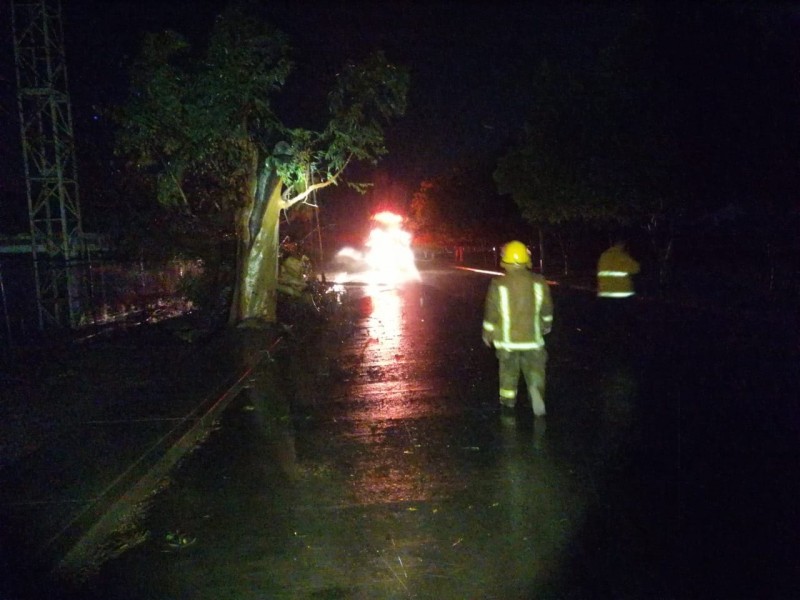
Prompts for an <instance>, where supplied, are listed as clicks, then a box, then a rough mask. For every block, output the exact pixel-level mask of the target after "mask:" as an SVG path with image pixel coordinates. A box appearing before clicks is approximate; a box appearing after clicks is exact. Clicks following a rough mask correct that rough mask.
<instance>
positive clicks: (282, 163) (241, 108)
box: [116, 4, 408, 213]
mask: <svg viewBox="0 0 800 600" xmlns="http://www.w3.org/2000/svg"><path fill="white" fill-rule="evenodd" d="M291 70H292V62H291V61H290V60H289V46H288V43H287V39H286V37H285V36H284V35H283V34H282V33H281V32H279V31H277V30H276V29H274V28H273V27H271V26H270V25H268V24H267V23H266V22H264V21H263V20H262V19H261V18H260V16H259V14H258V12H257V9H256V8H254V5H253V4H234V5H232V6H231V7H230V8H228V9H227V10H226V11H225V12H223V13H222V14H221V15H220V16H219V17H218V18H217V20H216V22H215V24H214V28H213V31H212V32H211V35H210V39H209V43H208V46H207V48H206V49H205V51H201V50H199V49H192V48H191V47H190V46H189V44H188V42H187V41H186V39H185V38H184V37H182V36H181V35H180V34H178V33H175V32H170V31H168V32H161V33H156V34H149V35H148V36H147V37H146V38H145V41H144V44H143V46H142V51H141V54H140V56H139V58H138V60H137V61H136V63H135V64H134V67H133V70H132V74H131V86H132V94H131V97H130V99H129V100H128V102H127V103H126V104H125V105H124V106H123V107H121V108H120V109H119V110H118V111H117V113H116V117H117V118H116V120H117V123H118V125H119V134H118V137H117V150H118V152H119V153H121V154H123V155H125V156H127V157H128V158H129V159H130V161H131V163H132V164H133V165H135V166H136V167H138V168H139V169H142V170H145V171H146V172H148V173H150V174H151V176H152V177H153V178H154V180H155V182H156V187H157V196H158V200H159V202H160V203H161V204H162V205H164V206H173V207H175V206H177V207H182V208H183V209H184V210H186V211H191V212H197V211H201V212H202V211H208V210H217V211H227V212H229V213H232V212H233V211H234V210H235V209H236V208H238V207H239V206H241V205H242V203H243V201H244V199H245V198H246V197H247V194H249V193H252V189H253V181H254V180H255V178H256V176H257V173H258V171H259V170H260V169H262V168H269V169H274V170H275V171H276V172H277V173H278V175H279V176H280V178H281V180H282V183H283V185H284V186H285V188H286V190H287V192H286V195H285V197H286V199H287V200H288V201H289V203H291V199H292V197H293V196H295V195H297V194H301V193H302V192H304V191H305V190H307V189H308V186H309V185H310V183H312V181H313V182H314V183H320V182H326V183H336V182H337V180H338V178H339V176H340V175H341V173H342V171H343V170H344V169H345V167H346V166H347V165H348V163H349V162H350V161H351V160H353V159H355V160H365V161H375V160H377V158H379V157H380V156H381V155H383V154H385V153H386V148H385V146H384V139H383V128H384V126H385V125H386V124H387V123H388V121H389V120H390V119H391V118H393V117H396V116H400V115H402V114H403V111H404V110H405V98H406V90H407V86H408V75H407V73H406V72H405V71H404V70H402V69H399V68H397V67H395V66H393V65H391V64H389V63H388V62H387V61H386V58H385V57H384V56H383V54H381V53H376V54H375V55H373V56H371V57H369V58H368V59H367V60H366V61H365V62H364V63H361V64H356V63H349V64H347V65H346V66H345V67H344V68H343V69H342V71H341V72H340V74H339V76H338V78H337V81H336V85H335V87H334V89H333V90H332V91H331V93H330V95H329V102H330V107H329V108H330V115H331V117H330V121H329V123H328V125H327V127H326V128H325V129H324V130H323V131H312V130H308V129H303V128H293V129H290V128H287V127H285V126H284V125H283V123H282V122H281V121H280V119H279V117H278V116H277V115H276V114H275V113H274V112H273V109H272V105H271V102H270V99H271V97H272V96H273V95H274V94H276V93H278V92H280V91H281V89H282V86H283V84H284V82H285V80H286V78H287V77H288V76H289V74H290V72H291ZM287 207H288V205H287Z"/></svg>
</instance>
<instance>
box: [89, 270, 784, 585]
mask: <svg viewBox="0 0 800 600" xmlns="http://www.w3.org/2000/svg"><path fill="white" fill-rule="evenodd" d="M486 284H487V280H486V278H484V277H481V276H478V275H475V274H467V273H453V272H449V273H437V272H426V273H423V279H422V281H421V282H420V283H412V284H408V285H406V286H405V287H402V288H400V289H388V288H374V289H365V290H364V294H363V297H361V298H359V299H357V300H356V301H355V302H354V304H353V306H354V315H355V316H354V318H353V319H352V320H347V323H346V324H343V325H341V326H339V327H337V328H332V329H331V330H330V331H328V332H327V333H326V334H324V335H321V336H316V337H314V338H312V339H306V340H302V341H301V343H300V344H299V346H298V347H299V348H301V349H304V350H303V351H298V352H296V353H294V354H293V356H292V358H291V360H289V359H288V357H283V358H282V359H280V360H278V361H276V362H274V363H269V364H267V365H265V368H263V369H262V370H260V371H259V372H258V373H257V375H256V377H254V379H253V381H252V382H251V386H250V387H249V388H248V389H247V390H246V392H245V393H243V394H242V395H241V397H240V398H238V399H237V401H236V402H234V403H233V404H232V405H231V408H230V409H229V410H228V412H227V413H226V416H225V419H224V421H223V422H222V424H221V428H220V429H219V430H218V431H216V432H215V433H214V434H213V435H212V436H211V437H210V439H209V440H208V441H207V442H206V444H205V445H204V446H203V447H201V448H200V449H199V450H198V451H197V452H196V453H195V455H193V456H192V457H191V458H190V459H189V460H187V461H186V463H185V464H184V465H183V466H182V468H181V469H180V471H179V472H178V473H176V475H175V481H174V483H173V485H172V486H171V487H170V488H169V489H168V490H167V491H166V492H165V493H164V494H163V495H162V496H161V497H159V498H158V499H157V501H156V503H155V504H154V506H153V507H152V510H151V511H150V514H149V516H148V519H147V523H146V526H147V528H148V529H149V531H150V532H151V537H150V540H149V541H148V542H147V543H145V544H143V545H141V546H139V547H137V548H136V549H134V550H132V551H130V552H128V553H126V554H124V555H123V556H122V557H120V558H119V559H117V560H115V561H113V562H112V563H109V564H108V565H106V566H105V568H104V570H103V573H101V576H100V577H98V578H96V579H95V580H94V581H93V582H92V585H93V589H94V590H96V592H97V594H98V597H101V596H102V597H113V598H149V597H152V598H193V599H202V598H209V599H211V598H213V599H218V598H237V599H240V598H276V599H283V598H286V599H290V598H291V599H306V598H308V599H312V598H347V599H350V598H355V599H362V598H363V599H384V598H387V599H392V598H398V599H400V598H420V599H428V598H441V599H443V600H444V599H465V598H470V599H472V598H497V599H529V598H564V597H574V598H620V597H625V598H652V597H664V598H667V597H670V598H671V597H723V596H724V597H731V595H730V594H728V593H723V594H721V595H720V594H719V592H720V591H726V592H727V591H728V590H727V589H726V588H724V587H719V585H718V584H716V582H715V583H713V584H712V583H709V582H707V581H704V580H703V579H702V576H699V572H700V569H701V567H700V566H695V565H700V564H701V563H699V562H697V558H698V557H699V556H708V555H709V551H710V549H711V544H712V543H713V544H714V547H715V548H716V541H717V539H718V538H716V537H712V538H711V541H710V542H709V541H706V540H703V539H699V541H698V540H695V535H696V534H695V533H694V532H693V531H691V530H690V527H691V528H697V529H698V530H703V531H710V527H709V525H708V523H709V522H714V521H713V519H714V518H717V519H719V516H717V515H715V514H714V512H713V511H714V510H715V508H714V507H713V506H711V505H708V506H707V505H705V504H704V500H703V499H701V497H700V496H698V495H697V490H698V489H699V487H698V486H699V485H700V484H699V483H698V482H702V483H703V485H706V484H707V487H706V488H705V491H706V492H707V493H714V494H719V493H722V492H721V491H722V489H723V487H724V484H725V485H726V484H727V482H719V483H718V484H716V487H714V484H713V478H712V477H710V475H711V473H710V472H709V471H707V470H704V469H703V467H702V465H701V463H700V462H698V461H699V460H700V458H701V457H709V456H714V455H715V454H714V453H715V452H716V450H715V449H713V448H711V449H706V448H705V447H703V446H702V444H701V442H699V441H698V440H700V437H699V436H694V437H693V438H692V439H687V437H686V436H685V434H684V432H686V431H688V430H691V428H692V427H693V425H691V424H690V425H687V424H685V423H683V421H682V420H681V419H683V418H685V415H686V413H687V411H689V410H691V411H695V412H697V411H698V410H706V411H708V410H710V409H709V408H702V409H699V408H698V406H700V404H699V403H698V402H697V400H698V398H697V397H696V396H693V395H692V394H694V393H695V388H696V387H697V379H696V378H693V377H692V375H693V373H694V372H695V370H701V369H702V368H703V367H702V365H703V364H704V363H703V361H704V360H708V361H712V362H711V363H710V364H717V362H718V361H719V360H720V359H722V358H726V357H727V358H730V357H728V356H727V355H725V354H723V353H722V351H718V350H710V349H709V348H706V349H705V350H696V351H695V352H696V354H695V355H694V356H691V355H690V354H689V353H688V350H687V349H686V348H685V347H684V348H681V347H680V341H681V340H682V339H685V337H682V336H681V335H680V334H679V332H677V331H675V332H674V333H671V332H670V331H669V330H667V329H666V328H665V330H664V331H662V332H661V334H662V335H664V336H669V335H673V336H674V338H671V341H670V343H669V344H656V343H654V342H652V341H649V342H648V343H647V344H645V343H639V344H638V346H639V347H635V348H634V347H632V346H631V347H630V348H627V349H626V348H625V347H624V345H625V344H626V343H627V342H626V341H625V339H624V338H614V339H613V340H610V339H609V338H607V336H606V337H604V336H603V335H601V333H602V331H601V330H600V329H599V327H598V325H596V322H595V316H596V315H593V312H592V311H593V310H594V308H593V304H592V299H591V298H589V297H585V296H583V297H582V296H579V295H576V294H574V293H571V292H565V291H560V290H557V291H556V296H555V299H556V324H555V326H554V330H553V333H552V334H551V336H550V337H549V338H548V346H549V350H550V365H549V371H548V383H549V385H548V394H549V401H548V405H549V407H551V410H550V411H549V414H548V417H547V422H546V423H545V422H544V421H536V422H534V419H533V418H532V414H531V410H530V407H529V406H526V405H523V403H520V406H518V413H517V416H516V417H514V418H511V419H501V418H500V417H499V415H498V414H497V412H496V408H497V399H496V368H497V367H496V361H495V358H494V356H493V354H492V353H491V351H489V350H488V349H486V348H485V347H484V346H483V345H482V343H481V340H480V320H481V317H482V315H481V304H482V300H483V295H484V293H485V289H486ZM681 318H683V317H681ZM344 331H346V332H347V335H343V334H342V332H344ZM612 344H616V345H617V346H618V347H617V349H616V350H610V345H612ZM679 348H681V349H680V350H679ZM673 353H676V354H673ZM715 353H716V354H715ZM732 356H735V355H732ZM676 357H680V358H676ZM713 361H717V362H713ZM775 385H776V386H779V385H781V384H780V383H775ZM690 399H692V400H693V401H694V405H693V406H694V408H691V409H688V408H687V404H688V402H689V400H690ZM709 422H713V421H709ZM713 431H714V429H713V428H710V429H708V431H707V432H704V435H705V438H710V437H711V436H710V433H711V432H713ZM720 431H722V430H718V431H717V433H718V435H722V433H720ZM726 431H727V430H726ZM689 447H692V448H693V455H692V456H687V453H686V449H687V448H689ZM688 472H691V473H693V475H694V479H692V480H689V479H687V475H686V474H687V473H688ZM753 485H755V482H753ZM730 506H731V507H733V508H729V509H728V510H730V514H731V515H733V514H738V513H740V512H741V511H743V510H744V511H745V514H747V513H748V512H750V511H751V510H752V509H750V508H747V509H746V510H745V508H742V507H741V506H739V507H737V506H736V505H735V504H730ZM743 506H746V505H743ZM778 508H779V507H778ZM691 511H694V512H691ZM726 514H727V513H726ZM690 515H691V516H690ZM699 515H702V516H699ZM703 528H705V529H703ZM178 529H180V530H181V531H186V532H188V533H189V534H190V535H191V536H192V537H193V538H196V540H197V541H196V543H194V544H193V545H192V546H191V547H189V548H186V549H181V550H169V549H168V552H167V553H165V552H164V550H165V545H164V543H163V540H164V537H165V535H166V534H167V533H169V532H171V531H175V530H178ZM687 540H688V541H687ZM687 543H688V544H689V546H688V547H687ZM762 550H763V549H762ZM721 554H722V555H724V553H721ZM703 564H705V565H706V567H703V568H709V567H710V568H711V570H712V572H714V571H713V570H714V569H716V568H722V566H723V564H722V563H721V562H720V561H719V560H718V561H717V562H714V561H713V560H712V559H706V562H705V563H703ZM725 564H726V565H730V563H725ZM778 584H779V585H783V586H784V587H783V588H780V589H785V585H786V584H785V582H784V581H779V582H778ZM715 594H716V595H715Z"/></svg>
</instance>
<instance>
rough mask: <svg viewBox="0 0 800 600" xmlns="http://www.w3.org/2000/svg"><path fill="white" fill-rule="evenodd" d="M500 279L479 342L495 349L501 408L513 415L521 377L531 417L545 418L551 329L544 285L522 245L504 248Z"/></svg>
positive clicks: (491, 294)
mask: <svg viewBox="0 0 800 600" xmlns="http://www.w3.org/2000/svg"><path fill="white" fill-rule="evenodd" d="M500 265H501V266H502V267H503V270H504V271H505V274H504V275H501V276H499V277H495V278H493V279H492V281H491V283H490V284H489V290H488V292H487V294H486V303H485V307H484V317H483V342H484V344H486V345H487V346H494V348H495V350H496V352H497V359H498V361H499V364H500V405H501V407H502V408H501V410H502V411H503V412H511V409H513V408H514V406H515V405H516V402H517V386H518V383H519V374H520V371H521V372H522V374H523V376H524V377H525V383H526V385H527V389H528V394H529V395H530V399H531V404H532V405H533V414H534V415H536V416H537V417H543V416H544V415H545V412H546V411H545V405H544V391H545V366H546V364H547V352H546V350H545V347H544V336H545V335H547V334H548V333H550V328H551V326H552V324H553V301H552V299H551V296H550V287H549V286H548V284H547V280H545V278H544V277H542V276H541V275H538V274H536V273H533V272H531V271H530V267H531V255H530V251H529V250H528V248H527V247H525V245H524V244H523V243H522V242H518V241H516V240H515V241H512V242H509V243H508V244H506V245H505V246H504V247H503V251H502V256H501V258H500Z"/></svg>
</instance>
